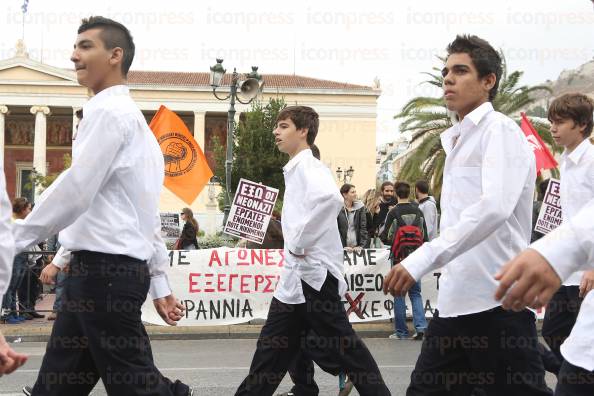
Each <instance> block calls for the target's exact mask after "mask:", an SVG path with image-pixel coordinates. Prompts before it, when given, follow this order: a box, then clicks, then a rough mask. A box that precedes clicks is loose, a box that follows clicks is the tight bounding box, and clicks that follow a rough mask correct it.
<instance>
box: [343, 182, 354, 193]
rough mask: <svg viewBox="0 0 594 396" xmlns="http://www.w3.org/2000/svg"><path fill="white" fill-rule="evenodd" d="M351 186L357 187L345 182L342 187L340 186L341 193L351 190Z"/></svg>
mask: <svg viewBox="0 0 594 396" xmlns="http://www.w3.org/2000/svg"><path fill="white" fill-rule="evenodd" d="M351 188H355V186H354V185H352V184H349V183H345V184H343V185H342V187H340V193H341V194H343V195H344V194H346V193H348V192H349V191H351Z"/></svg>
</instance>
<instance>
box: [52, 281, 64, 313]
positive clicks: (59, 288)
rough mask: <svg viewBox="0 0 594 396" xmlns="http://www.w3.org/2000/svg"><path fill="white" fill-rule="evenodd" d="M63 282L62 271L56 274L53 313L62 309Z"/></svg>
mask: <svg viewBox="0 0 594 396" xmlns="http://www.w3.org/2000/svg"><path fill="white" fill-rule="evenodd" d="M65 280H66V273H65V272H64V271H60V272H58V275H56V299H55V300H54V308H53V311H54V312H58V311H59V310H60V308H61V307H62V294H64V281H65Z"/></svg>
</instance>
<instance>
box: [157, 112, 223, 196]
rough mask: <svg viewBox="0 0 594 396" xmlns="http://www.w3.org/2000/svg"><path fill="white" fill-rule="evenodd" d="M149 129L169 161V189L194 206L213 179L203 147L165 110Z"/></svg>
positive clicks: (167, 165) (178, 119)
mask: <svg viewBox="0 0 594 396" xmlns="http://www.w3.org/2000/svg"><path fill="white" fill-rule="evenodd" d="M149 127H150V128H151V130H152V131H153V133H154V134H155V137H156V138H157V141H158V142H159V146H160V147H161V151H162V152H163V158H164V159H165V183H164V185H165V187H167V188H168V189H169V190H171V192H173V193H174V194H175V195H177V196H178V197H179V198H181V199H182V200H183V201H184V202H185V203H187V204H188V205H191V204H192V202H194V200H195V199H196V197H197V196H198V194H200V192H201V191H202V189H203V188H204V186H206V184H207V183H208V181H209V180H210V178H211V177H212V176H213V173H212V170H211V169H210V168H209V166H208V162H207V161H206V157H205V156H204V153H203V152H202V149H201V148H200V145H199V144H198V143H197V142H196V140H194V137H193V136H192V134H191V133H190V131H189V130H188V128H187V127H186V124H184V122H183V121H182V119H181V118H179V116H178V115H177V114H175V113H174V112H173V111H171V110H169V109H168V108H167V107H165V106H161V107H160V108H159V111H157V114H155V116H154V117H153V119H152V120H151V123H150V125H149Z"/></svg>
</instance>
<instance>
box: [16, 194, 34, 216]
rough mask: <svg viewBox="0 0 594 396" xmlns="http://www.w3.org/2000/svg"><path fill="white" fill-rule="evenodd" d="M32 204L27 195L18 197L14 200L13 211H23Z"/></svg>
mask: <svg viewBox="0 0 594 396" xmlns="http://www.w3.org/2000/svg"><path fill="white" fill-rule="evenodd" d="M29 205H31V203H30V202H29V200H28V199H27V198H25V197H18V198H15V199H14V200H13V201H12V213H21V212H22V211H23V210H25V209H27V207H28V206H29Z"/></svg>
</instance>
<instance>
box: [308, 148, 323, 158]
mask: <svg viewBox="0 0 594 396" xmlns="http://www.w3.org/2000/svg"><path fill="white" fill-rule="evenodd" d="M310 148H311V153H312V154H313V156H314V157H315V158H317V159H321V157H320V149H319V148H318V146H316V145H315V144H312V145H311V147H310Z"/></svg>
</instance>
